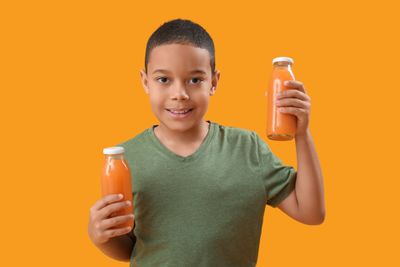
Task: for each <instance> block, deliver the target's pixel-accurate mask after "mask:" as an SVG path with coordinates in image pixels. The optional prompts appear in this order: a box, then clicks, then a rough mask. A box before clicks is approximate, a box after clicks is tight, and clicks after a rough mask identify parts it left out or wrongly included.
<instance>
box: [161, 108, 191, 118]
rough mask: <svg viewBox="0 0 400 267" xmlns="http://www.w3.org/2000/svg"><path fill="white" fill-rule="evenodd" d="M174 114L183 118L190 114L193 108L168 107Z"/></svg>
mask: <svg viewBox="0 0 400 267" xmlns="http://www.w3.org/2000/svg"><path fill="white" fill-rule="evenodd" d="M166 110H167V111H168V112H169V113H170V114H171V115H172V116H174V117H177V118H183V117H186V115H188V114H189V113H190V112H191V111H192V110H193V108H189V109H166Z"/></svg>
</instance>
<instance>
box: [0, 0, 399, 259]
mask: <svg viewBox="0 0 400 267" xmlns="http://www.w3.org/2000/svg"><path fill="white" fill-rule="evenodd" d="M397 10H399V9H398V6H396V5H395V1H387V0H382V1H344V0H338V1H331V2H323V1H245V2H243V1H208V0H206V1H194V2H192V1H40V0H39V1H8V2H2V3H1V4H0V13H1V14H0V21H1V24H0V27H1V42H0V46H1V47H2V48H1V49H0V53H1V54H0V64H1V71H0V88H1V97H0V101H1V102H0V114H1V131H0V132H1V139H0V140H1V149H2V151H1V153H0V154H1V180H0V181H1V186H0V198H1V199H0V205H1V206H0V209H1V220H0V223H1V225H0V227H1V240H2V241H1V244H2V245H1V246H2V249H1V251H2V252H1V258H0V265H1V266H27V265H29V266H60V267H61V266H110V267H111V266H128V263H121V262H117V261H115V260H112V259H109V258H107V257H106V256H104V255H103V254H101V252H100V251H99V250H97V248H96V247H95V246H94V245H93V244H92V243H91V242H90V240H89V238H88V235H87V224H88V216H89V208H90V207H91V206H92V205H93V204H94V202H95V201H97V200H98V199H99V198H100V169H101V166H102V164H103V155H102V149H103V148H104V147H108V146H113V145H116V144H118V143H120V142H122V141H125V140H128V139H130V138H132V137H134V136H135V135H136V134H138V133H140V132H142V131H143V130H144V129H146V128H148V127H150V126H151V125H152V124H155V123H157V121H156V118H155V117H154V116H153V114H152V113H151V110H150V105H149V102H148V99H147V95H146V94H145V93H144V91H143V89H142V86H141V84H140V76H139V70H140V69H141V68H143V63H144V52H145V45H146V42H147V39H148V38H149V36H150V34H151V33H152V32H153V31H154V30H155V29H156V28H157V27H159V26H160V25H161V24H162V23H164V22H166V21H168V20H171V19H175V18H184V19H191V20H193V21H194V22H197V23H199V24H201V25H202V26H203V27H204V28H206V30H207V31H208V32H209V33H210V35H211V36H212V38H213V39H214V42H215V46H216V66H217V69H219V70H220V71H221V79H220V83H219V86H218V88H217V92H216V94H215V95H214V96H213V97H212V99H211V103H210V107H209V111H208V113H207V116H206V119H208V120H212V121H215V122H218V123H220V124H222V125H226V126H235V127H240V128H245V129H250V130H254V131H256V132H257V133H259V134H260V135H261V136H262V137H263V138H264V140H265V141H266V142H267V143H268V144H269V145H270V147H271V149H272V151H273V152H274V153H275V154H276V155H277V156H278V157H280V158H281V159H282V161H283V162H284V163H285V164H290V165H293V166H295V167H296V168H297V162H296V150H295V142H294V141H289V142H278V141H270V140H267V138H266V134H265V129H266V98H265V96H264V92H265V90H267V88H268V83H269V79H270V72H271V69H272V64H271V60H272V58H273V57H276V56H289V57H292V58H293V59H294V60H295V62H294V65H293V70H294V73H295V76H296V79H297V80H299V81H301V82H303V83H304V84H305V86H306V90H307V93H308V95H309V96H310V97H311V99H312V100H311V103H312V105H311V122H310V129H311V134H312V137H313V139H314V142H315V146H316V149H317V151H318V156H319V160H320V162H321V165H322V170H323V175H324V186H325V197H326V209H327V214H326V220H325V222H324V223H323V224H322V225H319V226H308V225H303V224H301V223H299V222H296V221H294V220H293V219H291V218H290V217H288V216H286V215H285V214H284V213H282V212H281V211H280V210H278V209H273V208H271V207H269V206H268V207H266V210H265V216H264V224H263V229H262V236H261V241H260V249H259V258H258V264H257V266H258V267H267V266H307V267H311V266H399V263H400V260H399V257H398V255H397V254H398V249H396V248H395V246H396V245H398V240H399V238H400V235H399V230H398V225H400V222H399V216H398V215H397V213H398V210H399V209H398V204H399V200H398V186H399V185H400V183H399V178H400V176H399V174H398V156H397V155H398V153H397V152H398V149H399V129H398V127H397V126H398V123H399V119H398V115H400V114H399V111H398V107H399V102H398V97H399V95H400V94H399V79H398V78H397V77H398V62H399V51H398V47H399V45H400V44H399V41H398V36H397V35H398V33H397V31H398V26H399V24H400V21H399V16H398V12H397ZM134 167H136V168H140V166H134Z"/></svg>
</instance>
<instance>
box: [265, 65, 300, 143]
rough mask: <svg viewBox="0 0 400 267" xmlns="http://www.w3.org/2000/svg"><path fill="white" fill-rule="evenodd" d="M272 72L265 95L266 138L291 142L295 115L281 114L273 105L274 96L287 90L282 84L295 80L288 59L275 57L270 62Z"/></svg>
mask: <svg viewBox="0 0 400 267" xmlns="http://www.w3.org/2000/svg"><path fill="white" fill-rule="evenodd" d="M272 64H273V70H272V77H271V83H270V86H269V91H268V93H267V137H268V138H269V139H271V140H277V141H287V140H292V139H293V137H294V135H295V133H296V125H297V118H296V116H295V115H292V114H288V113H281V112H279V111H278V107H277V106H276V105H275V100H276V94H277V93H279V92H282V91H285V90H287V89H288V88H287V87H286V86H285V85H284V84H283V83H284V81H287V80H295V78H294V75H293V71H292V67H291V66H292V64H293V59H291V58H290V57H276V58H274V59H273V60H272Z"/></svg>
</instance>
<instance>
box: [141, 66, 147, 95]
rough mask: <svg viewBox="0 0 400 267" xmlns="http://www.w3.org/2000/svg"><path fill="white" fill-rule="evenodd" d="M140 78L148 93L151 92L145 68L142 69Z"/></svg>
mask: <svg viewBox="0 0 400 267" xmlns="http://www.w3.org/2000/svg"><path fill="white" fill-rule="evenodd" d="M140 78H141V81H142V86H143V89H144V91H145V92H146V94H149V87H148V82H147V74H146V72H145V71H144V70H140Z"/></svg>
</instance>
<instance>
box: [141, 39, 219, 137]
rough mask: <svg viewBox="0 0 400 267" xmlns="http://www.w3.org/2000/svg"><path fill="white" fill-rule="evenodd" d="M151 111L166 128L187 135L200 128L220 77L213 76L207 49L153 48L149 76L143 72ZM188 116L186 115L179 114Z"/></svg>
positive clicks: (162, 46) (142, 77) (183, 47)
mask: <svg viewBox="0 0 400 267" xmlns="http://www.w3.org/2000/svg"><path fill="white" fill-rule="evenodd" d="M140 75H141V79H142V84H143V87H144V90H145V92H146V93H147V94H148V95H149V98H150V104H151V109H152V111H153V113H154V115H155V116H156V117H157V119H158V120H159V122H160V124H162V126H163V127H167V128H168V129H170V130H174V131H187V130H190V129H192V128H193V127H196V126H198V125H200V124H201V123H202V122H203V121H204V119H203V117H204V115H205V113H206V112H207V108H208V102H209V98H210V96H211V95H213V94H214V93H215V90H216V88H217V83H218V80H219V76H220V73H219V71H215V73H214V74H212V73H211V66H210V55H209V52H208V51H207V50H206V49H203V48H198V47H194V46H191V45H183V44H166V45H161V46H157V47H155V48H153V50H152V51H151V53H150V56H149V61H148V64H147V73H146V72H144V71H143V70H141V72H140ZM182 112H187V113H185V114H178V113H182Z"/></svg>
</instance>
